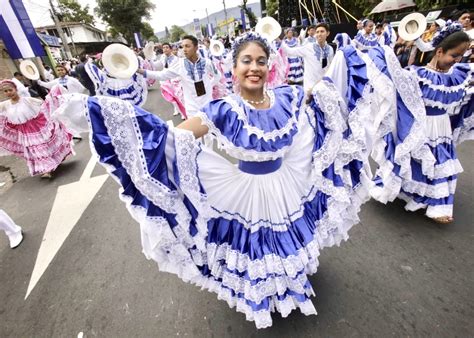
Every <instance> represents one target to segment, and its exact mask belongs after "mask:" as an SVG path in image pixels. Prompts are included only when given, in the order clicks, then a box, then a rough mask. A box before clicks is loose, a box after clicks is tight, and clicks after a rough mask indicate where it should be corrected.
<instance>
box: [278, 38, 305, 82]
mask: <svg viewBox="0 0 474 338" xmlns="http://www.w3.org/2000/svg"><path fill="white" fill-rule="evenodd" d="M282 43H285V44H286V45H287V46H288V47H291V48H293V47H297V46H298V39H297V38H292V39H291V40H288V39H285V40H283V42H282ZM288 63H289V66H290V69H289V71H288V76H287V78H288V82H290V83H301V82H303V74H304V69H303V59H302V58H300V57H299V56H295V57H288Z"/></svg>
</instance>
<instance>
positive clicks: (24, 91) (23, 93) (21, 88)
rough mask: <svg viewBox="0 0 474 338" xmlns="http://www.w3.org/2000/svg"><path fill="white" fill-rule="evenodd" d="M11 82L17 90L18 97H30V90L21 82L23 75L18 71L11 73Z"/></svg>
mask: <svg viewBox="0 0 474 338" xmlns="http://www.w3.org/2000/svg"><path fill="white" fill-rule="evenodd" d="M12 82H14V83H15V86H16V89H17V91H18V96H20V97H30V96H31V95H30V92H29V91H28V88H26V86H25V85H24V84H23V75H21V73H19V72H15V73H14V74H13V78H12Z"/></svg>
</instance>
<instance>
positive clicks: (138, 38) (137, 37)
mask: <svg viewBox="0 0 474 338" xmlns="http://www.w3.org/2000/svg"><path fill="white" fill-rule="evenodd" d="M133 35H134V36H135V45H136V46H137V48H143V47H142V37H141V35H140V33H133Z"/></svg>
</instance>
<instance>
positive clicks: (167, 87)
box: [154, 42, 186, 120]
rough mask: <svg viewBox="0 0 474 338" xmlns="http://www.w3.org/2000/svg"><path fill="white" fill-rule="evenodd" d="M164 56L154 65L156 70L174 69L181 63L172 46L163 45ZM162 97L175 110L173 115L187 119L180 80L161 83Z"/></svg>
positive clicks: (175, 79)
mask: <svg viewBox="0 0 474 338" xmlns="http://www.w3.org/2000/svg"><path fill="white" fill-rule="evenodd" d="M162 48H163V54H162V55H161V57H160V59H159V60H158V61H156V62H155V63H154V68H155V70H163V69H168V68H171V67H173V65H174V64H175V63H177V62H178V61H179V59H178V57H177V56H175V55H173V53H172V49H171V45H170V44H169V43H167V42H165V43H163V45H162ZM160 89H161V95H162V96H163V98H164V99H165V100H166V101H168V102H169V103H171V104H172V105H173V108H174V113H173V115H175V116H177V115H181V119H183V120H185V119H186V109H185V107H184V96H183V87H182V85H181V80H180V79H179V78H174V79H171V80H166V81H161V82H160Z"/></svg>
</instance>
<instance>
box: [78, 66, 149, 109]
mask: <svg viewBox="0 0 474 338" xmlns="http://www.w3.org/2000/svg"><path fill="white" fill-rule="evenodd" d="M85 69H86V72H87V75H89V78H90V79H91V80H92V82H93V83H94V85H95V90H96V94H97V95H106V96H112V97H117V98H120V99H122V100H125V101H129V102H130V103H131V104H133V105H136V106H140V107H141V106H142V105H144V104H145V102H146V98H147V96H148V84H147V83H146V80H145V78H144V77H143V76H142V75H140V74H133V76H132V78H130V79H127V80H123V79H115V78H112V77H110V76H109V75H107V73H106V72H105V71H102V70H100V69H99V68H98V67H97V66H96V65H95V64H93V63H91V62H88V63H86V65H85Z"/></svg>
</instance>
